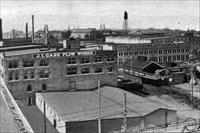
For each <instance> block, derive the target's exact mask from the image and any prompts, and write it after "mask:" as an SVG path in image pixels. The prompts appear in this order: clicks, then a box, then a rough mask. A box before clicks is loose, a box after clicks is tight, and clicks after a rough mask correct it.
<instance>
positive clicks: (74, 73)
mask: <svg viewBox="0 0 200 133" xmlns="http://www.w3.org/2000/svg"><path fill="white" fill-rule="evenodd" d="M73 68H75V70H76V72H75V71H72V70H70V69H73ZM77 74H78V68H77V66H74V67H67V68H66V75H77Z"/></svg>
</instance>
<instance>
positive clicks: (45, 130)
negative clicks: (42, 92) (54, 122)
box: [44, 101, 47, 133]
mask: <svg viewBox="0 0 200 133" xmlns="http://www.w3.org/2000/svg"><path fill="white" fill-rule="evenodd" d="M46 132H47V129H46V103H45V101H44V133H46Z"/></svg>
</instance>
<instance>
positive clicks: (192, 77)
mask: <svg viewBox="0 0 200 133" xmlns="http://www.w3.org/2000/svg"><path fill="white" fill-rule="evenodd" d="M190 70H191V73H190V75H191V82H192V85H191V87H192V96H191V105H192V108H193V89H194V75H193V64H192V66H191V69H190Z"/></svg>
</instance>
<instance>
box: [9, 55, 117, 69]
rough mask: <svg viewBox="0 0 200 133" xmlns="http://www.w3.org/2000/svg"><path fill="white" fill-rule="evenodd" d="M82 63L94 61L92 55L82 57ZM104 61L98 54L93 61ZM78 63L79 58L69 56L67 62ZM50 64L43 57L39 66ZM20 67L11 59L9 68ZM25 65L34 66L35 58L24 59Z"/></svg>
mask: <svg viewBox="0 0 200 133" xmlns="http://www.w3.org/2000/svg"><path fill="white" fill-rule="evenodd" d="M79 61H80V63H81V64H85V63H91V62H92V61H91V60H90V57H89V56H88V57H82V58H81V59H80V60H79ZM102 61H104V59H103V57H102V56H96V57H94V60H93V62H102ZM106 61H108V62H110V61H114V56H107V58H106ZM76 63H77V58H75V57H70V58H67V64H76ZM48 65H49V60H48V59H41V60H40V62H39V66H48ZM18 67H19V61H18V60H10V61H9V65H8V68H18ZM23 67H34V60H33V59H29V60H28V59H27V60H24V61H23Z"/></svg>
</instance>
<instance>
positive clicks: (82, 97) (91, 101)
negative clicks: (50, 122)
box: [36, 86, 170, 122]
mask: <svg viewBox="0 0 200 133" xmlns="http://www.w3.org/2000/svg"><path fill="white" fill-rule="evenodd" d="M124 93H126V100H127V105H126V106H127V112H128V115H127V117H141V116H144V115H147V114H150V113H151V112H153V111H155V110H158V109H160V108H162V107H163V108H166V105H162V104H158V103H155V102H153V101H151V100H149V99H147V98H143V97H140V96H137V95H135V94H132V93H130V92H128V91H125V90H122V89H120V88H116V87H110V86H104V87H101V98H100V99H101V116H102V118H103V119H112V118H123V115H122V114H123V111H124ZM36 96H41V97H42V98H43V99H45V101H46V103H47V105H48V106H50V107H51V108H52V109H53V110H54V112H56V113H57V115H58V116H59V117H60V118H61V119H63V120H64V121H66V122H71V121H86V120H94V119H97V118H98V92H97V90H90V91H75V92H67V91H65V92H46V93H36ZM168 109H170V107H168Z"/></svg>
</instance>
